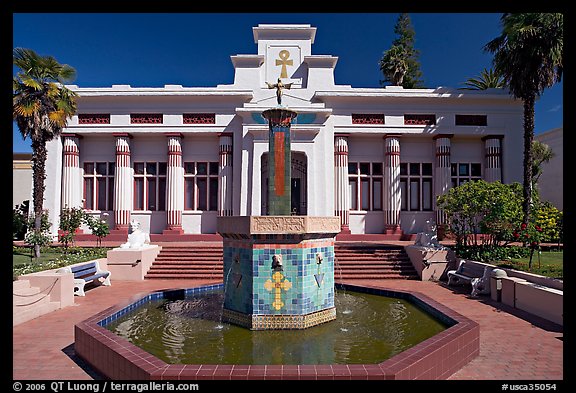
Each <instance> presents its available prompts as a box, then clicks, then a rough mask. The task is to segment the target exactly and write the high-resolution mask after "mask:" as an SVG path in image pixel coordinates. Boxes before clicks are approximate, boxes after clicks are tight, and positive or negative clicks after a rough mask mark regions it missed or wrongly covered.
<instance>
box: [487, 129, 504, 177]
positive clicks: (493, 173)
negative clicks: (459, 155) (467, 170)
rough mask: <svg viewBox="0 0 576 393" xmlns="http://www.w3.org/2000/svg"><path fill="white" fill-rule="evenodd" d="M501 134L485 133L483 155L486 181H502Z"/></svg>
mask: <svg viewBox="0 0 576 393" xmlns="http://www.w3.org/2000/svg"><path fill="white" fill-rule="evenodd" d="M502 137H503V136H502V135H487V136H485V137H483V138H482V140H483V141H484V149H485V152H486V154H485V157H486V161H485V164H484V180H486V181H487V182H495V181H502V148H501V144H502V143H501V139H502Z"/></svg>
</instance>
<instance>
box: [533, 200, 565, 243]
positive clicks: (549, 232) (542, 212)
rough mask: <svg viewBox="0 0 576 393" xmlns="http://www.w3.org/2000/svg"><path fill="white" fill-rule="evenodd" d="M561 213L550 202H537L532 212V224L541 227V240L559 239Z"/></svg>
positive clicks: (556, 240)
mask: <svg viewBox="0 0 576 393" xmlns="http://www.w3.org/2000/svg"><path fill="white" fill-rule="evenodd" d="M562 218H563V213H562V212H561V211H560V210H558V209H557V208H556V207H554V205H552V204H551V203H550V202H543V203H541V204H539V206H538V208H537V209H535V212H534V224H535V225H538V226H539V227H540V228H542V233H541V240H542V242H548V243H554V242H559V241H560V234H561V232H562Z"/></svg>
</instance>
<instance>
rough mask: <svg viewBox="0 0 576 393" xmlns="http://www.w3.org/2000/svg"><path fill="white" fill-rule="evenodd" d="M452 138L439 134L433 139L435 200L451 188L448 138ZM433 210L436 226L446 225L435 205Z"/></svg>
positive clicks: (441, 212)
mask: <svg viewBox="0 0 576 393" xmlns="http://www.w3.org/2000/svg"><path fill="white" fill-rule="evenodd" d="M452 136H453V135H452V134H440V135H436V136H435V137H434V139H435V140H436V165H435V168H434V190H435V192H434V194H435V197H436V198H438V197H439V196H440V195H443V194H445V193H447V192H448V190H449V189H450V187H452V178H451V172H450V138H452ZM436 198H435V199H434V201H436ZM434 208H435V209H436V224H438V225H439V226H440V225H444V224H446V215H445V214H444V212H443V211H442V210H440V209H438V208H437V207H436V203H434Z"/></svg>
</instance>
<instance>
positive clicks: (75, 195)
mask: <svg viewBox="0 0 576 393" xmlns="http://www.w3.org/2000/svg"><path fill="white" fill-rule="evenodd" d="M62 138H63V145H64V148H63V151H64V160H63V168H62V207H63V208H66V207H68V208H73V207H83V206H82V189H83V187H82V175H81V173H80V150H79V148H78V146H79V136H78V135H76V134H62Z"/></svg>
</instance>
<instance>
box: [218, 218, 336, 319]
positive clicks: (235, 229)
mask: <svg viewBox="0 0 576 393" xmlns="http://www.w3.org/2000/svg"><path fill="white" fill-rule="evenodd" d="M339 232H340V219H339V217H309V216H256V217H219V218H218V233H220V234H221V235H222V237H223V239H224V244H223V246H224V312H223V316H222V318H223V320H224V321H227V322H230V323H234V324H237V325H241V326H245V327H248V328H250V329H253V330H261V329H304V328H308V327H311V326H314V325H318V324H320V323H324V322H327V321H331V320H333V319H335V318H336V309H335V308H334V237H335V236H336V234H337V233H339ZM280 259H281V263H282V268H281V269H280V268H278V267H276V268H275V263H277V262H275V261H278V260H280Z"/></svg>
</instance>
